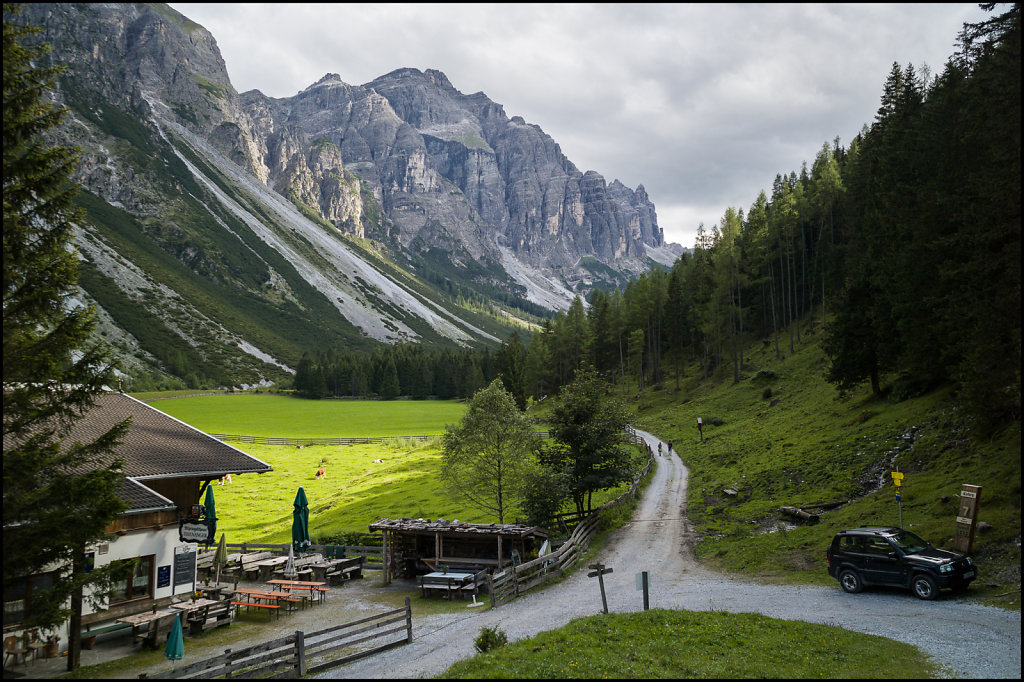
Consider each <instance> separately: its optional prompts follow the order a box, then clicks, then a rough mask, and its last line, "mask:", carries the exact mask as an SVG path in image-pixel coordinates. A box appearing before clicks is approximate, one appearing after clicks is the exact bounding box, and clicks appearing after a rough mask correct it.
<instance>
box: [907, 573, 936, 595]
mask: <svg viewBox="0 0 1024 682" xmlns="http://www.w3.org/2000/svg"><path fill="white" fill-rule="evenodd" d="M910 589H912V590H913V591H914V596H916V597H917V598H918V599H935V598H936V597H937V596H939V586H938V585H936V584H935V581H934V580H933V579H932V577H931V576H930V575H926V574H924V573H918V574H917V575H915V576H914V579H913V580H912V581H911V583H910Z"/></svg>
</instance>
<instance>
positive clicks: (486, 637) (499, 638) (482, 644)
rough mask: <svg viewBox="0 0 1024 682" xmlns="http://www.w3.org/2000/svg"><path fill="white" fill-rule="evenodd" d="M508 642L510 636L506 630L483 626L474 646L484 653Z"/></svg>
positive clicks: (474, 641)
mask: <svg viewBox="0 0 1024 682" xmlns="http://www.w3.org/2000/svg"><path fill="white" fill-rule="evenodd" d="M506 644H508V636H507V635H506V634H505V631H504V630H499V629H498V628H489V627H482V628H480V635H479V636H478V637H477V638H476V639H474V640H473V646H474V647H475V648H476V650H477V651H479V652H480V653H482V654H484V653H487V652H488V651H491V650H492V649H497V648H499V647H503V646H505V645H506Z"/></svg>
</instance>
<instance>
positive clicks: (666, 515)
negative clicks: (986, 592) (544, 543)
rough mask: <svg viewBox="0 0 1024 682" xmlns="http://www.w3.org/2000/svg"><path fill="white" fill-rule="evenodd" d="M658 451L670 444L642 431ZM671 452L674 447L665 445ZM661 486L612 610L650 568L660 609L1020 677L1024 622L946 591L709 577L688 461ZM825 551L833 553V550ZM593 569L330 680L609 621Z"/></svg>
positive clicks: (467, 616)
mask: <svg viewBox="0 0 1024 682" xmlns="http://www.w3.org/2000/svg"><path fill="white" fill-rule="evenodd" d="M638 433H640V435H642V436H643V437H644V438H645V439H646V440H647V442H648V443H649V444H650V445H651V447H652V448H654V450H655V451H657V446H658V442H659V441H658V439H657V438H656V437H654V436H652V435H651V434H648V433H644V432H642V431H641V432H638ZM662 447H663V449H664V450H665V451H666V452H667V446H666V445H664V444H663V445H662ZM657 460H658V467H657V470H656V472H655V475H654V479H653V481H652V482H651V485H650V486H649V487H648V489H647V491H646V493H645V494H644V497H643V499H642V500H641V503H640V504H639V505H638V507H637V510H636V513H635V515H634V517H633V520H632V521H631V522H630V523H628V524H626V525H625V526H623V527H622V528H619V529H618V530H616V531H615V532H614V533H612V534H611V536H610V537H609V539H608V542H607V543H606V545H605V547H604V549H603V550H602V553H601V555H600V560H601V561H602V562H603V563H604V564H605V565H606V566H610V567H611V568H613V569H614V572H613V573H610V574H607V575H606V576H605V587H606V589H607V592H608V608H609V610H611V611H616V612H629V611H639V610H641V609H642V608H643V603H642V597H641V593H639V592H637V591H636V586H635V580H636V579H635V574H636V573H638V572H640V571H648V573H649V580H650V605H651V607H652V608H668V609H688V610H692V611H710V610H716V611H733V612H756V613H761V614H764V615H766V616H770V617H772V618H783V619H790V620H803V621H807V622H811V623H824V624H828V625H837V626H839V627H842V628H846V629H848V630H855V631H858V632H865V633H869V634H874V635H882V636H884V637H889V638H891V639H895V640H899V641H903V642H908V643H910V644H914V645H916V646H918V647H920V648H921V649H922V650H924V651H925V652H926V653H928V654H929V655H931V656H932V657H934V659H935V660H936V661H937V662H938V663H939V664H941V665H942V666H944V667H945V669H946V670H947V671H948V674H949V675H950V676H951V677H965V678H1018V679H1019V678H1020V676H1021V665H1020V652H1021V642H1020V613H1019V612H1010V611H1005V610H1002V609H997V608H993V607H987V606H980V605H977V604H971V603H968V602H966V601H963V600H960V599H957V598H956V597H952V596H949V595H946V594H943V595H942V596H941V597H939V599H937V600H935V601H932V602H924V601H921V600H919V599H916V598H915V597H913V596H911V595H910V594H909V593H906V594H902V593H899V592H895V591H878V592H871V591H868V592H864V593H861V594H857V595H851V594H846V593H845V592H843V591H842V590H841V589H840V588H839V585H838V583H837V584H836V585H834V586H828V587H816V586H779V585H759V584H755V583H751V582H746V581H743V580H739V579H736V578H731V577H724V576H722V575H720V574H717V573H714V572H711V571H709V570H707V569H704V568H702V567H701V566H700V565H699V564H698V563H697V562H696V560H695V559H694V556H693V534H692V531H691V528H690V524H689V522H688V521H687V519H686V479H687V471H686V467H684V466H683V463H682V461H681V460H680V459H679V456H678V455H677V454H673V455H671V456H661V457H658V458H657ZM822 551H824V548H823V549H822ZM586 574H587V571H585V570H577V571H575V572H574V574H573V575H572V576H570V577H569V578H567V579H565V580H563V581H562V582H560V583H558V584H555V585H552V586H550V587H547V588H544V589H540V590H536V591H534V592H533V593H532V594H528V595H525V596H523V597H520V598H519V599H517V600H515V601H513V602H512V603H510V604H507V605H505V606H502V607H500V608H498V609H494V610H489V611H483V612H480V611H474V610H473V609H469V608H467V609H466V612H464V613H457V614H443V615H435V616H428V617H423V618H416V619H414V622H413V640H414V641H413V642H412V643H411V644H409V645H406V646H402V647H399V648H397V649H394V650H392V651H388V652H384V653H383V654H379V655H376V656H372V657H370V658H367V659H363V660H361V661H356V662H354V663H351V664H349V665H347V666H343V667H339V668H337V669H334V670H331V671H329V672H328V673H325V674H324V675H323V676H324V677H332V678H334V677H339V678H416V677H431V676H434V675H437V674H439V673H442V672H444V671H445V670H446V669H447V668H448V667H449V666H451V665H452V664H453V663H455V662H456V661H459V660H461V659H463V658H468V657H470V656H472V655H473V654H474V653H475V651H474V649H473V640H474V638H475V637H476V636H477V635H478V634H479V632H480V628H482V627H484V626H488V627H498V628H500V629H502V630H504V631H505V632H506V634H508V637H509V640H510V641H514V640H517V639H522V638H525V637H530V636H532V635H534V634H536V633H538V632H540V631H543V630H551V629H554V628H558V627H561V626H562V625H564V624H566V623H568V622H569V621H570V620H572V619H573V618H578V617H581V616H590V615H594V614H597V613H600V612H601V596H600V592H599V590H598V585H597V581H596V580H595V579H593V578H587V575H586Z"/></svg>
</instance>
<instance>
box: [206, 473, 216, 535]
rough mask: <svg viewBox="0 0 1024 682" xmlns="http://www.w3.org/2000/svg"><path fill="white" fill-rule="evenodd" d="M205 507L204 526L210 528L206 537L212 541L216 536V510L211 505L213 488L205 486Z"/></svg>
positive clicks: (212, 504)
mask: <svg viewBox="0 0 1024 682" xmlns="http://www.w3.org/2000/svg"><path fill="white" fill-rule="evenodd" d="M203 506H204V507H206V525H207V526H209V527H210V534H209V535H208V536H207V537H209V538H210V540H213V538H215V537H216V536H217V509H216V506H215V505H214V503H213V486H212V485H207V486H206V499H205V500H203Z"/></svg>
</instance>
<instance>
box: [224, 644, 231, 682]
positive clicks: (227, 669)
mask: <svg viewBox="0 0 1024 682" xmlns="http://www.w3.org/2000/svg"><path fill="white" fill-rule="evenodd" d="M224 668H225V671H224V677H225V678H228V677H231V649H225V650H224Z"/></svg>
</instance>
